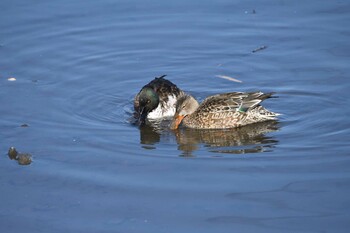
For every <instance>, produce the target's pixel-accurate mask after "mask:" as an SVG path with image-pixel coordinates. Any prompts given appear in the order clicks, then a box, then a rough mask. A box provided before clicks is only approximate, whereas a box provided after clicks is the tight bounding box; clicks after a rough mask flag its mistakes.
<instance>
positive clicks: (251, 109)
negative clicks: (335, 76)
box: [134, 75, 279, 129]
mask: <svg viewBox="0 0 350 233" xmlns="http://www.w3.org/2000/svg"><path fill="white" fill-rule="evenodd" d="M164 77H165V75H163V76H161V77H159V78H155V79H154V80H152V81H151V82H150V83H148V84H147V85H145V86H144V87H143V88H142V89H141V90H140V92H139V93H138V94H137V95H136V96H135V99H134V108H135V117H136V118H137V119H138V121H139V124H140V125H143V124H145V122H146V119H149V120H150V119H161V118H164V117H173V120H172V122H171V125H170V128H171V129H177V128H178V127H179V125H180V124H182V125H183V126H185V127H188V128H196V129H228V128H237V127H240V126H244V125H248V124H253V123H257V122H263V121H268V120H276V117H277V116H278V115H279V114H278V113H274V112H271V111H269V110H267V109H266V108H264V107H263V106H261V105H260V103H261V102H262V101H264V100H265V99H267V98H270V97H271V96H272V94H273V93H266V94H264V93H262V92H230V93H224V94H218V95H213V96H209V97H207V98H206V99H205V100H204V101H203V102H202V103H201V104H199V103H198V102H197V100H196V99H195V98H193V96H191V95H189V94H186V93H185V92H184V91H182V90H180V89H179V88H178V87H177V86H176V85H175V84H173V83H172V82H170V81H169V80H166V79H165V78H164Z"/></svg>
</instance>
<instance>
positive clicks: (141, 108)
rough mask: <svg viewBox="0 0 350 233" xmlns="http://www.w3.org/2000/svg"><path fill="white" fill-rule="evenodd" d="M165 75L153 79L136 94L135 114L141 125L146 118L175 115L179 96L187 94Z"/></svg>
mask: <svg viewBox="0 0 350 233" xmlns="http://www.w3.org/2000/svg"><path fill="white" fill-rule="evenodd" d="M164 77H165V75H163V76H160V77H158V78H155V79H153V80H152V81H151V82H149V83H148V84H146V85H145V86H143V87H142V89H141V90H140V92H139V93H138V94H137V95H136V96H135V98H134V109H135V114H134V116H135V118H136V119H138V122H139V124H140V125H142V124H144V123H145V121H146V119H148V120H151V119H161V118H164V117H173V116H174V114H175V111H176V102H177V100H178V98H180V97H181V96H183V95H184V94H185V93H184V92H183V91H182V90H181V89H180V88H178V87H177V86H176V85H175V84H174V83H172V82H170V81H169V80H167V79H165V78H164Z"/></svg>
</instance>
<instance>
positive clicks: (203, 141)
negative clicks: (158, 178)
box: [140, 121, 279, 157]
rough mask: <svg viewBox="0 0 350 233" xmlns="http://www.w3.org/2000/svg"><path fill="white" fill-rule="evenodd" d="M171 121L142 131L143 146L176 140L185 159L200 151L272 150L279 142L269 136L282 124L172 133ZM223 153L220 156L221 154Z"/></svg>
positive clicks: (243, 152)
mask: <svg viewBox="0 0 350 233" xmlns="http://www.w3.org/2000/svg"><path fill="white" fill-rule="evenodd" d="M168 124H169V122H164V121H163V122H156V123H152V124H149V125H147V126H143V127H141V128H140V143H141V144H142V147H143V148H145V149H156V144H160V143H162V141H163V139H164V140H165V138H167V139H168V141H169V137H171V138H172V140H175V141H176V143H177V147H178V150H180V151H182V153H181V155H180V156H182V157H194V155H193V153H194V152H195V151H197V150H199V149H201V148H204V149H206V150H207V151H209V152H213V153H218V155H216V156H223V155H224V154H247V153H260V152H269V151H273V149H274V147H275V146H276V145H277V144H278V140H277V139H276V138H275V137H273V136H267V135H266V134H268V133H271V132H275V131H277V130H279V123H278V122H276V121H267V122H262V123H257V124H252V125H248V126H245V127H241V128H236V129H221V130H213V129H211V130H203V129H189V128H181V129H178V130H175V131H171V130H169V127H168ZM219 154H220V155H219Z"/></svg>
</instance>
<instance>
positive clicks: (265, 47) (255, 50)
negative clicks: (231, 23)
mask: <svg viewBox="0 0 350 233" xmlns="http://www.w3.org/2000/svg"><path fill="white" fill-rule="evenodd" d="M264 49H267V46H266V45H263V46H261V47H259V48H256V49H254V50H253V51H252V53H256V52H259V51H261V50H264Z"/></svg>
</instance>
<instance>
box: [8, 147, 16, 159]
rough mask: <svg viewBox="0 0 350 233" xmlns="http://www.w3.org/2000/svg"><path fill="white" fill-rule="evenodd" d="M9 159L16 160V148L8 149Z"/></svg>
mask: <svg viewBox="0 0 350 233" xmlns="http://www.w3.org/2000/svg"><path fill="white" fill-rule="evenodd" d="M7 154H8V156H9V158H10V159H11V160H13V159H16V158H17V155H18V152H17V150H16V148H14V147H13V146H11V147H10V149H9V151H8V152H7Z"/></svg>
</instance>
